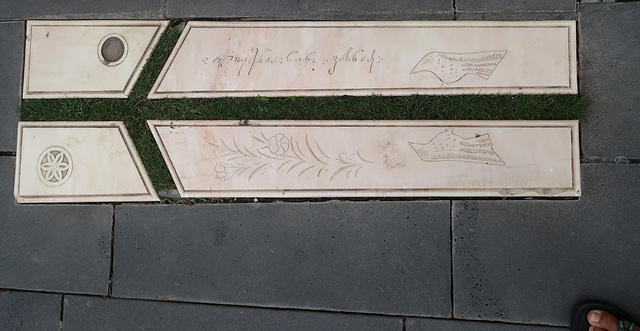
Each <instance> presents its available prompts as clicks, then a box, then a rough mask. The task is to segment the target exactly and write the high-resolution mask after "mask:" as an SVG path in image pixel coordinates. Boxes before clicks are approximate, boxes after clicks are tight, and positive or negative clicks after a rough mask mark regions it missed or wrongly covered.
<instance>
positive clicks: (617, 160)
mask: <svg viewBox="0 0 640 331" xmlns="http://www.w3.org/2000/svg"><path fill="white" fill-rule="evenodd" d="M580 163H586V164H593V163H604V164H627V165H628V164H638V163H640V159H636V158H628V157H626V156H622V155H621V156H616V157H585V158H583V159H582V160H580Z"/></svg>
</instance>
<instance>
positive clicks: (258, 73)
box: [149, 21, 577, 98]
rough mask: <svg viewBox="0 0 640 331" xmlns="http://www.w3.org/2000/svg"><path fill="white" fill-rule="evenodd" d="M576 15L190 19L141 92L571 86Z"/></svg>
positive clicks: (552, 89)
mask: <svg viewBox="0 0 640 331" xmlns="http://www.w3.org/2000/svg"><path fill="white" fill-rule="evenodd" d="M576 80H577V78H576V37H575V22H572V21H551V22H464V21H456V22H189V23H188V24H187V26H186V28H185V30H184V31H183V33H182V35H181V37H180V39H179V41H178V43H177V45H176V47H175V49H174V51H173V53H172V54H171V56H170V57H169V59H168V61H167V63H166V65H165V67H164V68H163V70H162V72H161V73H160V76H159V77H158V80H157V81H156V83H155V85H154V86H153V88H152V90H151V93H150V94H149V98H165V97H170V98H181V97H197V98H200V97H222V96H255V95H262V96H291V95H318V96H322V95H334V94H340V95H342V94H349V95H370V94H372V93H375V94H383V95H410V94H416V93H421V94H467V93H471V94H477V93H482V94H489V93H577V83H576Z"/></svg>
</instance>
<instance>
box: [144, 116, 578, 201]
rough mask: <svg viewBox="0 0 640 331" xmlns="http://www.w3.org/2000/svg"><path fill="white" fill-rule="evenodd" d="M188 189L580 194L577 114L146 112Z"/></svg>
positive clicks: (278, 193)
mask: <svg viewBox="0 0 640 331" xmlns="http://www.w3.org/2000/svg"><path fill="white" fill-rule="evenodd" d="M148 124H149V127H150V129H151V131H152V133H153V135H154V138H155V139H156V142H157V144H158V146H159V147H160V150H161V152H162V155H163V157H164V159H165V162H166V163H167V165H168V167H169V170H170V172H171V175H172V176H173V180H174V181H175V184H176V187H177V189H178V191H179V193H180V195H181V196H182V197H373V196H376V197H392V196H393V197H404V196H420V197H422V196H443V197H444V196H447V197H462V196H468V197H489V196H545V197H552V196H571V197H575V196H580V167H579V164H580V163H579V154H580V153H579V147H578V122H577V121H249V122H243V121H241V122H237V121H148Z"/></svg>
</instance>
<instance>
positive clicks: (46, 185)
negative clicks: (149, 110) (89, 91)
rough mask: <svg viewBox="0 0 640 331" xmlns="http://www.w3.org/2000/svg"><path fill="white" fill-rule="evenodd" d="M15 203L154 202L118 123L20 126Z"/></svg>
mask: <svg viewBox="0 0 640 331" xmlns="http://www.w3.org/2000/svg"><path fill="white" fill-rule="evenodd" d="M15 176H16V177H15V186H14V195H15V197H16V200H17V201H18V202H19V203H38V202H115V201H159V197H158V194H157V193H156V191H155V189H154V188H153V185H152V184H151V181H150V180H149V177H148V175H147V171H146V170H145V168H144V166H143V165H142V162H141V160H140V157H139V156H138V153H137V151H136V149H135V147H134V145H133V142H132V141H131V138H130V137H129V133H128V131H127V129H126V128H125V126H124V123H122V122H19V124H18V146H17V153H16V174H15Z"/></svg>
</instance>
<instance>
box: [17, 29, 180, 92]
mask: <svg viewBox="0 0 640 331" xmlns="http://www.w3.org/2000/svg"><path fill="white" fill-rule="evenodd" d="M34 25H47V26H65V25H66V26H82V25H87V26H95V25H102V26H157V29H156V32H155V34H154V36H153V37H152V38H151V41H150V42H149V44H148V45H147V48H146V49H145V51H144V52H143V54H142V58H141V59H140V61H139V62H138V64H137V65H136V67H135V69H134V70H133V72H132V73H131V76H130V77H129V80H128V81H127V84H126V85H125V88H124V89H123V90H122V91H115V92H96V91H94V92H82V91H75V92H66V93H65V92H29V91H28V88H27V87H28V86H29V70H28V68H29V64H30V60H29V58H30V56H29V54H30V52H31V38H30V31H31V27H32V26H34ZM168 26H169V21H166V20H152V21H149V20H73V21H53V20H28V21H27V24H26V31H25V51H24V66H23V75H22V77H23V78H22V98H23V99H61V98H127V97H129V94H130V93H131V90H133V87H134V86H135V84H136V82H137V81H138V78H139V77H140V74H141V73H142V69H143V68H144V65H145V64H146V63H147V60H148V59H149V56H150V55H151V52H153V50H154V49H155V47H156V45H157V44H158V41H159V40H160V37H161V36H162V34H163V33H164V31H165V30H166V28H167V27H168Z"/></svg>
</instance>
